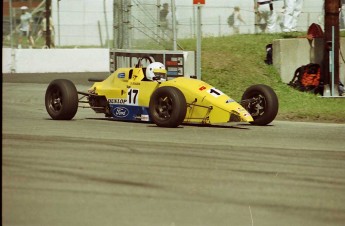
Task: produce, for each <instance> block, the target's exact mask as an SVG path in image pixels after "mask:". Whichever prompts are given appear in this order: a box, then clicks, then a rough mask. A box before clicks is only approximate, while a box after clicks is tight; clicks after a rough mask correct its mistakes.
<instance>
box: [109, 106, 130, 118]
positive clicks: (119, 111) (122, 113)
mask: <svg viewBox="0 0 345 226" xmlns="http://www.w3.org/2000/svg"><path fill="white" fill-rule="evenodd" d="M113 113H114V116H115V117H118V118H126V117H127V115H128V114H129V110H128V109H127V108H125V107H116V108H114V110H113Z"/></svg>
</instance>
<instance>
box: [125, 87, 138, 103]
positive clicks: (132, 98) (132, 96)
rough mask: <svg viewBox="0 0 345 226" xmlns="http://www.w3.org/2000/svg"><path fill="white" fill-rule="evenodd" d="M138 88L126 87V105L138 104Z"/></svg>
mask: <svg viewBox="0 0 345 226" xmlns="http://www.w3.org/2000/svg"><path fill="white" fill-rule="evenodd" d="M138 96H139V90H138V89H128V92H127V104H128V105H138Z"/></svg>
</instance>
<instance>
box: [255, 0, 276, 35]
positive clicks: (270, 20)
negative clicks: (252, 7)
mask: <svg viewBox="0 0 345 226" xmlns="http://www.w3.org/2000/svg"><path fill="white" fill-rule="evenodd" d="M256 10H257V13H258V14H259V18H260V20H261V21H259V23H260V24H262V23H265V24H266V28H265V32H267V33H275V32H277V13H276V12H275V11H274V9H273V1H272V0H256Z"/></svg>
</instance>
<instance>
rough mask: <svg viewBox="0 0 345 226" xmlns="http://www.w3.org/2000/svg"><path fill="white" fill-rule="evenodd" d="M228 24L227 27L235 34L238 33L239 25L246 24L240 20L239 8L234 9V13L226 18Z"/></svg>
mask: <svg viewBox="0 0 345 226" xmlns="http://www.w3.org/2000/svg"><path fill="white" fill-rule="evenodd" d="M228 24H229V27H232V28H233V29H234V33H235V34H239V33H240V25H241V24H246V22H245V21H244V20H243V19H242V16H241V13H240V7H238V6H236V7H235V8H234V12H233V13H232V14H231V15H230V16H229V17H228Z"/></svg>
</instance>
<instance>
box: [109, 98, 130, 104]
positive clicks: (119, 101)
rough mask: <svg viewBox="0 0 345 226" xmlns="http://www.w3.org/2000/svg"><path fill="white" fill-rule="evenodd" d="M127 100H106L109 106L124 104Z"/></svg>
mask: <svg viewBox="0 0 345 226" xmlns="http://www.w3.org/2000/svg"><path fill="white" fill-rule="evenodd" d="M126 102H127V100H126V99H122V98H115V99H108V103H109V104H126Z"/></svg>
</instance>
